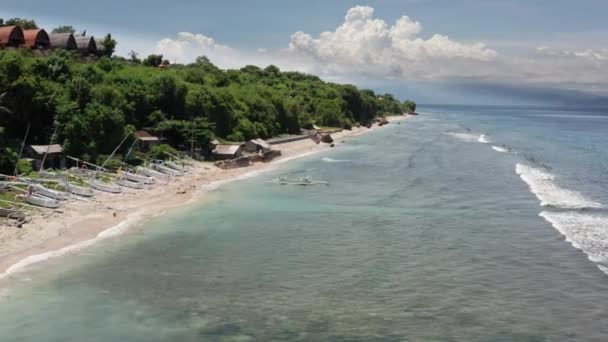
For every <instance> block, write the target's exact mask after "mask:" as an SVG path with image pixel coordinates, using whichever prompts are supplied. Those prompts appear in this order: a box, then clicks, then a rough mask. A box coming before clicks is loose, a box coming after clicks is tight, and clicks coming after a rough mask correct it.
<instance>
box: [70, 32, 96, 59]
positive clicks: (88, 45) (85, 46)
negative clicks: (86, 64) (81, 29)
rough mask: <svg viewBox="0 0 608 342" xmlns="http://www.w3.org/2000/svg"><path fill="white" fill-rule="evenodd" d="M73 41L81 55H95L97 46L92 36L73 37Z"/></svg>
mask: <svg viewBox="0 0 608 342" xmlns="http://www.w3.org/2000/svg"><path fill="white" fill-rule="evenodd" d="M74 39H75V40H76V46H77V49H78V51H79V52H80V53H82V54H83V55H88V54H96V53H97V44H95V38H93V37H92V36H74Z"/></svg>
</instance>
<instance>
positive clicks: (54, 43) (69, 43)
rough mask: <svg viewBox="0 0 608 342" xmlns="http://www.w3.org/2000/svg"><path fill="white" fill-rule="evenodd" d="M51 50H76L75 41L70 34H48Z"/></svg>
mask: <svg viewBox="0 0 608 342" xmlns="http://www.w3.org/2000/svg"><path fill="white" fill-rule="evenodd" d="M49 40H50V42H51V49H64V50H76V49H77V45H76V39H74V35H73V34H71V33H51V34H49Z"/></svg>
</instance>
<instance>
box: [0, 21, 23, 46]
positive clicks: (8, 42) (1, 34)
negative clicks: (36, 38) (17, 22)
mask: <svg viewBox="0 0 608 342" xmlns="http://www.w3.org/2000/svg"><path fill="white" fill-rule="evenodd" d="M23 43H25V38H24V37H23V30H22V29H21V28H20V27H19V26H3V27H0V47H18V46H20V45H21V44H23Z"/></svg>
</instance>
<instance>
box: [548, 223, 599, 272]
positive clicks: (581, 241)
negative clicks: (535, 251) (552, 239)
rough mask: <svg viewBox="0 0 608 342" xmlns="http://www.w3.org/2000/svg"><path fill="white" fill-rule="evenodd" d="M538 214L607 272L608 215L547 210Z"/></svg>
mask: <svg viewBox="0 0 608 342" xmlns="http://www.w3.org/2000/svg"><path fill="white" fill-rule="evenodd" d="M540 216H541V217H543V218H544V219H545V220H547V222H549V223H551V225H553V227H555V229H557V230H558V231H559V232H560V233H562V234H563V235H564V236H565V237H566V241H568V242H570V243H571V244H572V246H574V247H575V248H578V249H580V250H582V251H583V252H585V254H587V256H588V257H589V260H591V261H593V262H595V263H598V264H599V265H598V267H599V268H600V270H602V271H603V272H605V273H606V274H608V216H600V215H594V214H587V213H579V212H549V211H543V212H542V213H540Z"/></svg>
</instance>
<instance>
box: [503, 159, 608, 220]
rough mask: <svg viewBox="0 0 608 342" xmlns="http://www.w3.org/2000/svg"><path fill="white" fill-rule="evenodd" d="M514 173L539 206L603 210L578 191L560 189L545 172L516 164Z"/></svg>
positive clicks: (600, 205)
mask: <svg viewBox="0 0 608 342" xmlns="http://www.w3.org/2000/svg"><path fill="white" fill-rule="evenodd" d="M515 172H516V173H517V174H518V175H519V176H520V177H521V179H522V180H523V181H524V182H526V184H528V186H529V187H530V191H532V193H533V194H534V195H535V196H536V197H537V198H538V199H539V200H540V205H541V206H553V207H556V208H562V209H582V208H603V205H602V204H601V203H598V202H595V201H593V200H591V199H589V198H586V197H585V196H584V195H582V194H581V193H579V192H578V191H573V190H568V189H564V188H562V187H560V186H559V185H557V184H556V183H555V176H554V175H552V174H551V173H549V172H547V171H546V170H543V169H540V168H534V167H532V166H528V165H524V164H517V165H516V166H515Z"/></svg>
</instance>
